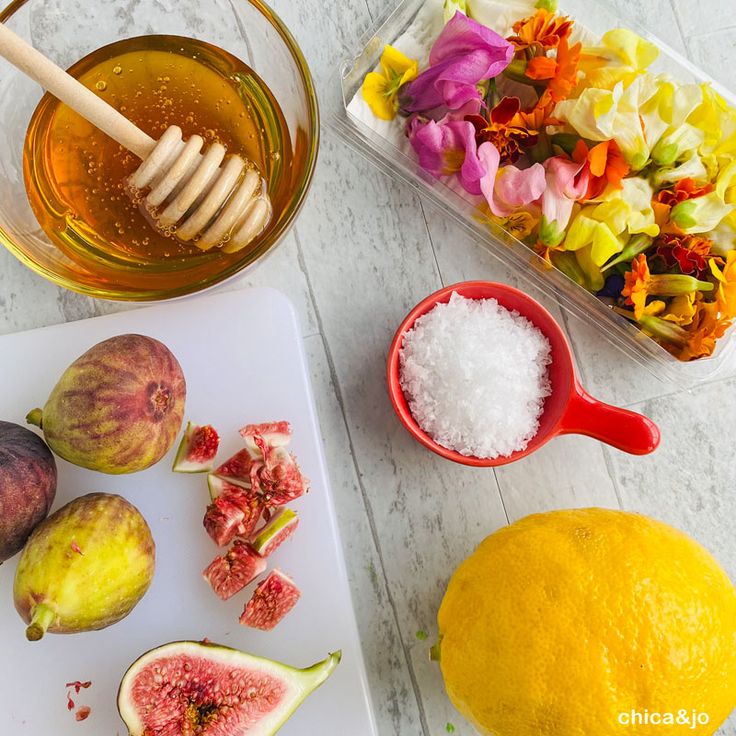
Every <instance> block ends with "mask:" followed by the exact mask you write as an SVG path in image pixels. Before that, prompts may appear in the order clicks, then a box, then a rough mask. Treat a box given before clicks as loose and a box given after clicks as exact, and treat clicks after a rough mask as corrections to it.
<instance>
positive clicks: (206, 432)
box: [173, 422, 220, 473]
mask: <svg viewBox="0 0 736 736" xmlns="http://www.w3.org/2000/svg"><path fill="white" fill-rule="evenodd" d="M219 447H220V436H219V435H218V434H217V432H216V431H215V429H214V427H212V426H210V425H209V424H206V425H204V426H201V427H200V426H198V425H196V424H192V422H189V423H187V428H186V430H185V431H184V436H183V437H182V439H181V442H180V443H179V449H178V450H177V451H176V458H175V459H174V468H173V469H174V472H175V473H208V472H209V471H210V470H212V466H213V465H214V460H215V455H217V450H218V448H219Z"/></svg>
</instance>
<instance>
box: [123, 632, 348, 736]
mask: <svg viewBox="0 0 736 736" xmlns="http://www.w3.org/2000/svg"><path fill="white" fill-rule="evenodd" d="M340 658H341V653H340V652H336V653H335V654H330V655H329V657H327V659H325V660H324V661H323V662H318V663H317V664H315V665H314V666H312V667H310V668H308V669H304V670H298V669H295V668H293V667H289V666H287V665H284V664H280V663H278V662H273V661H271V660H268V659H263V658H261V657H255V656H253V655H251V654H246V653H244V652H240V651H237V650H236V649H230V648H229V647H223V646H219V645H217V644H205V643H197V642H191V641H181V642H172V643H171V644H165V645H164V646H161V647H158V648H157V649H153V650H152V651H150V652H148V653H147V654H144V655H143V656H142V657H140V658H139V659H138V660H137V661H136V662H134V663H133V664H132V665H131V666H130V669H128V671H127V672H126V673H125V676H124V677H123V680H122V682H121V684H120V690H119V692H118V710H119V711H120V716H121V718H122V719H123V721H125V725H126V726H127V727H128V731H129V733H130V736H183V734H192V735H194V734H197V735H198V736H272V735H273V734H275V733H276V732H277V731H278V730H279V729H280V728H281V726H283V724H284V723H285V722H286V721H287V720H288V719H289V717H290V716H291V715H292V713H294V711H295V710H296V709H297V708H298V707H299V705H300V704H301V703H302V702H303V701H304V699H305V698H306V697H307V696H308V695H309V694H311V693H312V692H313V691H314V690H316V689H317V688H318V687H319V686H320V685H321V684H322V683H323V682H324V681H325V680H327V678H328V677H329V676H330V675H331V674H332V673H333V672H334V670H335V668H336V667H337V665H338V664H339V662H340Z"/></svg>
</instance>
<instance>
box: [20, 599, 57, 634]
mask: <svg viewBox="0 0 736 736" xmlns="http://www.w3.org/2000/svg"><path fill="white" fill-rule="evenodd" d="M55 617H56V612H55V611H54V609H53V608H50V607H49V606H47V605H46V604H45V603H39V604H38V605H37V606H36V607H35V608H34V609H33V616H32V618H31V623H30V625H29V626H28V628H27V629H26V639H28V641H38V640H39V639H42V638H43V635H44V634H45V633H46V630H47V629H48V628H49V626H51V623H52V622H53V620H54V618H55Z"/></svg>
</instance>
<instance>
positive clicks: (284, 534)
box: [250, 508, 299, 557]
mask: <svg viewBox="0 0 736 736" xmlns="http://www.w3.org/2000/svg"><path fill="white" fill-rule="evenodd" d="M298 525H299V517H298V516H297V514H296V511H292V510H291V509H287V508H281V509H279V510H278V511H277V512H276V513H275V514H274V515H273V516H272V517H271V518H270V519H269V521H268V522H267V523H266V524H265V525H264V526H262V527H261V528H260V529H259V530H258V531H257V532H256V533H255V534H254V535H253V537H251V540H250V544H251V546H252V547H253V549H254V550H255V551H256V552H257V553H258V554H259V555H261V556H262V557H268V556H269V555H270V554H272V553H273V552H275V551H276V549H278V548H279V547H280V546H281V545H282V544H283V543H284V542H285V541H286V540H287V539H288V538H289V537H290V536H291V535H292V534H293V533H294V532H295V531H296V528H297V526H298Z"/></svg>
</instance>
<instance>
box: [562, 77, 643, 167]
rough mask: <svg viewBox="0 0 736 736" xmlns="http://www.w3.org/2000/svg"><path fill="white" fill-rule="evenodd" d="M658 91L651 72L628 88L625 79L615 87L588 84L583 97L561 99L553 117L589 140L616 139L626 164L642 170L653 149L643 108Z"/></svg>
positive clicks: (638, 78)
mask: <svg viewBox="0 0 736 736" xmlns="http://www.w3.org/2000/svg"><path fill="white" fill-rule="evenodd" d="M657 92H658V87H657V80H656V79H655V77H652V75H650V74H645V75H643V76H639V77H637V78H636V79H635V80H634V81H633V82H632V83H631V84H630V85H629V86H628V87H624V83H623V82H619V83H618V84H616V85H615V86H614V87H613V89H612V90H606V89H596V88H594V87H588V88H586V89H585V90H583V92H582V94H581V95H580V97H578V98H576V99H569V100H563V101H562V102H558V103H557V106H556V107H555V109H554V113H553V116H554V117H555V118H557V119H558V120H560V121H561V122H563V123H568V124H569V125H570V126H572V128H574V130H575V131H576V132H577V133H578V134H579V135H580V136H582V137H583V138H585V139H587V140H591V141H608V140H611V139H613V140H615V141H616V143H617V144H618V147H619V148H620V149H621V152H622V153H623V155H624V158H625V159H626V163H628V164H629V166H630V167H631V169H632V170H633V171H639V170H640V169H642V168H644V166H646V164H647V162H648V161H649V151H650V146H649V144H648V143H647V138H646V136H645V135H644V124H645V121H644V117H643V116H642V114H641V108H642V106H643V105H644V103H645V102H647V101H648V100H650V99H651V98H652V97H653V96H654V95H655V94H657Z"/></svg>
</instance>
